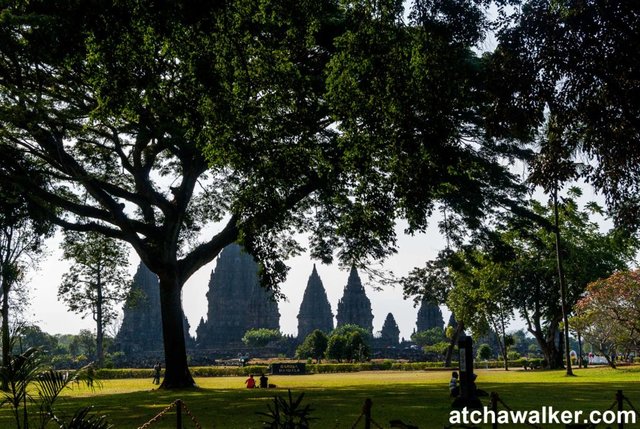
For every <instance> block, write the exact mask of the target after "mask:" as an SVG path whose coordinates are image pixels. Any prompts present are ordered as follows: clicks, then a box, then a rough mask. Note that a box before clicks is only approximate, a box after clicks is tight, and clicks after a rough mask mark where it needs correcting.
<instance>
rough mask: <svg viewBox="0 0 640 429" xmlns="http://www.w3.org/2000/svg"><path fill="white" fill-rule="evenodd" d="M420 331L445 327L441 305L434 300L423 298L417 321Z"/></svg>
mask: <svg viewBox="0 0 640 429" xmlns="http://www.w3.org/2000/svg"><path fill="white" fill-rule="evenodd" d="M416 325H417V327H418V332H422V331H426V330H428V329H432V328H440V329H444V319H443V318H442V311H440V307H439V306H438V304H436V303H435V302H433V301H429V300H423V301H422V303H421V304H420V310H418V321H417V323H416Z"/></svg>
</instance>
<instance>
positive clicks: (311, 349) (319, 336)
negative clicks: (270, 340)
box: [296, 329, 329, 363]
mask: <svg viewBox="0 0 640 429" xmlns="http://www.w3.org/2000/svg"><path fill="white" fill-rule="evenodd" d="M328 344H329V338H328V337H327V334H325V333H324V332H322V331H321V330H319V329H316V330H315V331H313V332H312V333H310V334H309V335H307V337H306V338H305V339H304V341H303V342H302V344H300V346H298V348H297V349H296V357H297V358H300V359H305V358H312V359H315V360H316V362H317V363H320V359H322V358H323V357H324V354H325V352H326V350H327V346H328Z"/></svg>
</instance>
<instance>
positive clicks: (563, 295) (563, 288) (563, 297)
mask: <svg viewBox="0 0 640 429" xmlns="http://www.w3.org/2000/svg"><path fill="white" fill-rule="evenodd" d="M553 213H554V222H555V228H554V230H555V231H554V232H555V236H556V262H557V264H558V281H559V284H560V304H561V307H562V323H563V325H564V326H563V337H564V352H565V353H564V358H565V365H566V369H567V375H573V370H572V369H571V353H570V351H569V309H568V308H567V285H566V283H565V281H564V270H563V267H562V254H561V252H560V221H559V219H558V186H557V184H556V186H555V188H554V189H553Z"/></svg>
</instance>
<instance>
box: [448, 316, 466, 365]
mask: <svg viewBox="0 0 640 429" xmlns="http://www.w3.org/2000/svg"><path fill="white" fill-rule="evenodd" d="M462 332H464V323H463V322H462V321H458V326H456V331H455V333H454V334H453V337H451V342H450V343H449V347H447V353H446V354H445V357H444V366H445V367H447V368H448V367H450V366H451V361H452V359H453V349H454V348H455V346H456V344H457V342H458V338H459V337H460V334H461V333H462Z"/></svg>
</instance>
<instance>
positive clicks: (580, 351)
mask: <svg viewBox="0 0 640 429" xmlns="http://www.w3.org/2000/svg"><path fill="white" fill-rule="evenodd" d="M583 362H584V360H583V358H582V335H580V333H579V332H578V368H582V363H583Z"/></svg>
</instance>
